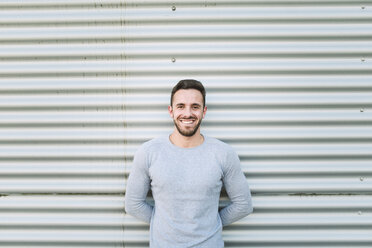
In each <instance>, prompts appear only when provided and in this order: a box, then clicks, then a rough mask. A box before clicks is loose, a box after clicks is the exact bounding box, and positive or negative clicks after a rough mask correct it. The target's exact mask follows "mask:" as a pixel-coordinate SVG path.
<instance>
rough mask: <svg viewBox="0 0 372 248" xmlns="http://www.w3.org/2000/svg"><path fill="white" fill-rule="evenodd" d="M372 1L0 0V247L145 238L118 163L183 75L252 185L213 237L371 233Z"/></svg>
mask: <svg viewBox="0 0 372 248" xmlns="http://www.w3.org/2000/svg"><path fill="white" fill-rule="evenodd" d="M371 9H372V1H371V0H363V1H356V0H328V1H319V0H308V1H307V0H296V1H294V0H286V1H284V0H270V1H269V0H268V1H253V0H245V1H244V0H241V1H228V0H225V1H221V0H217V1H196V0H192V1H180V0H172V1H165V0H164V1H155V0H138V1H134V0H133V1H114V0H112V1H105V0H101V1H88V0H77V1H73V0H50V1H36V0H29V1H26V0H24V1H1V2H0V193H1V197H0V229H1V231H0V246H2V247H146V246H148V243H147V242H148V226H147V225H145V224H142V223H140V222H138V221H137V220H135V219H134V218H132V217H131V216H128V215H125V214H124V212H123V209H124V204H123V195H124V192H125V182H126V177H127V175H128V172H129V171H130V167H131V160H132V157H133V154H134V151H135V150H136V149H137V147H138V146H139V145H140V144H141V143H142V142H144V141H145V140H148V139H150V138H152V137H156V136H158V135H160V134H165V133H168V132H169V131H171V128H172V124H171V120H170V118H169V117H168V114H167V109H166V107H167V104H168V101H169V92H170V89H171V87H172V86H173V85H174V84H175V83H176V82H178V80H179V79H183V78H190V77H192V78H196V79H199V80H201V81H202V82H203V83H204V84H205V86H206V87H207V89H208V95H207V102H208V105H209V111H208V113H207V116H206V119H205V121H204V128H203V130H204V132H205V133H206V134H209V135H211V136H215V137H217V138H220V139H222V140H224V141H226V142H227V143H229V144H231V145H232V146H233V147H234V148H235V149H236V150H237V152H238V153H239V155H240V158H241V161H242V167H243V170H244V172H245V173H246V175H247V180H248V181H249V183H250V186H251V189H252V192H253V197H254V199H253V200H254V207H255V212H254V214H252V215H251V216H249V217H247V218H245V219H243V220H241V221H239V222H237V223H236V224H233V225H231V226H230V227H227V228H225V229H224V233H223V235H224V239H225V241H226V247H265V248H272V247H307V248H309V247H344V248H345V247H372V194H371V193H372V66H371V65H372V64H371V59H372V11H371ZM225 201H226V198H225V197H223V198H222V199H221V205H223V204H224V203H225Z"/></svg>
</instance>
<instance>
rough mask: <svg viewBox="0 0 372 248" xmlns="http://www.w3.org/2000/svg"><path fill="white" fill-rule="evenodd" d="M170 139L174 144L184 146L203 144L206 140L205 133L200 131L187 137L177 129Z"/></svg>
mask: <svg viewBox="0 0 372 248" xmlns="http://www.w3.org/2000/svg"><path fill="white" fill-rule="evenodd" d="M169 139H170V141H171V142H172V144H173V145H176V146H179V147H182V148H192V147H196V146H199V145H201V144H202V143H203V142H204V137H203V135H201V134H200V132H199V131H198V132H196V133H195V134H194V135H193V136H191V137H187V136H183V135H182V134H180V133H179V132H178V131H177V130H175V131H173V133H172V134H171V135H170V136H169Z"/></svg>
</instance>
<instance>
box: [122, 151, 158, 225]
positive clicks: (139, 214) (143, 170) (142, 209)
mask: <svg viewBox="0 0 372 248" xmlns="http://www.w3.org/2000/svg"><path fill="white" fill-rule="evenodd" d="M149 189H150V176H149V166H148V162H147V156H146V152H145V149H144V147H143V146H141V147H140V148H139V149H138V151H137V152H136V154H135V156H134V159H133V165H132V170H131V172H130V175H129V178H128V181H127V186H126V192H125V211H126V212H127V213H128V214H130V215H132V216H134V217H136V218H137V219H139V220H142V221H144V222H146V223H150V220H151V216H152V211H153V206H151V205H150V204H148V203H147V202H146V196H147V193H148V191H149Z"/></svg>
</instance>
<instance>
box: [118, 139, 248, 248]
mask: <svg viewBox="0 0 372 248" xmlns="http://www.w3.org/2000/svg"><path fill="white" fill-rule="evenodd" d="M204 137H205V140H204V142H203V143H202V144H201V145H199V146H197V147H193V148H181V147H178V146H175V145H173V144H172V143H171V142H170V140H169V137H168V136H166V137H160V138H156V139H153V140H150V141H148V142H146V143H144V144H143V145H142V146H141V147H140V148H139V149H138V151H137V153H136V154H135V157H134V161H133V167H132V171H131V173H130V176H129V178H128V182H127V186H126V196H125V209H126V212H127V213H129V214H131V215H133V216H135V217H136V218H138V219H140V220H143V221H145V222H147V223H150V247H154V248H169V247H172V248H186V247H188V248H189V247H194V248H221V247H224V242H223V240H222V235H221V233H222V226H226V225H228V224H230V223H232V222H234V221H237V220H239V219H241V218H243V217H244V216H246V215H248V214H249V213H251V212H252V211H253V207H252V201H251V193H250V190H249V187H248V184H247V181H246V179H245V177H244V175H243V173H242V170H241V167H240V161H239V157H238V155H237V154H236V153H235V151H234V150H233V149H232V148H231V147H230V146H229V145H227V144H225V143H223V142H221V141H219V140H217V139H214V138H211V137H207V136H204ZM222 185H224V187H225V189H226V192H227V194H228V196H229V198H230V200H231V203H230V204H229V205H228V206H226V207H225V208H223V209H221V210H220V211H218V203H219V197H220V192H221V188H222ZM149 189H151V190H152V195H153V198H154V202H155V204H154V206H152V205H150V204H148V203H147V202H146V196H147V193H148V191H149Z"/></svg>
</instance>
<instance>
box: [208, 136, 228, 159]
mask: <svg viewBox="0 0 372 248" xmlns="http://www.w3.org/2000/svg"><path fill="white" fill-rule="evenodd" d="M205 137H206V141H207V145H208V146H209V147H210V148H213V149H214V150H216V151H218V152H220V153H221V154H224V155H228V154H234V153H235V150H234V149H233V148H232V146H230V145H229V144H227V143H225V142H223V141H221V140H219V139H216V138H213V137H209V136H205Z"/></svg>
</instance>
